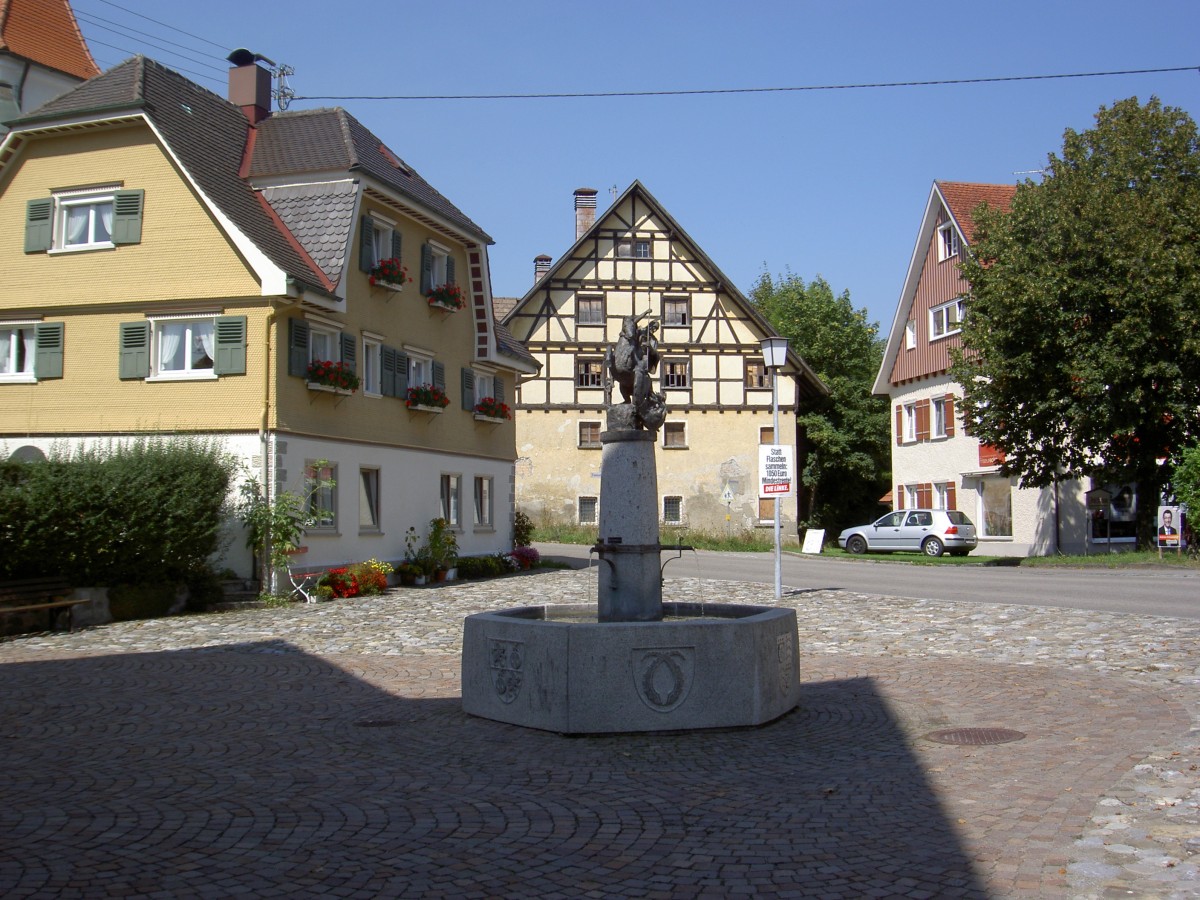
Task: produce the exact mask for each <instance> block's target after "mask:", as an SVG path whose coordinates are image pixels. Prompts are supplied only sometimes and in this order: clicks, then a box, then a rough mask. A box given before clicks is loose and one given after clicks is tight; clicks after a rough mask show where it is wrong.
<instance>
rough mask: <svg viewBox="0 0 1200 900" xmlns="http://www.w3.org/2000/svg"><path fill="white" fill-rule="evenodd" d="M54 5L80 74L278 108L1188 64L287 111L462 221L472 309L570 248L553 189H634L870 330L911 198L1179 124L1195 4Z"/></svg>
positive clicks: (901, 249)
mask: <svg viewBox="0 0 1200 900" xmlns="http://www.w3.org/2000/svg"><path fill="white" fill-rule="evenodd" d="M73 6H74V8H75V11H76V13H77V14H78V16H79V18H80V24H81V26H82V28H83V31H84V35H85V37H86V38H87V39H88V41H89V45H90V46H91V48H92V52H93V54H94V55H95V56H96V58H97V61H98V62H99V63H100V65H101V67H102V68H108V67H110V66H112V65H114V64H116V63H118V62H120V61H121V60H123V59H125V58H127V57H128V56H130V55H132V53H144V54H146V55H147V56H151V57H153V58H155V59H157V60H159V61H161V62H163V63H165V64H166V65H168V66H171V67H173V68H175V69H177V70H179V71H181V72H183V73H184V74H185V75H188V77H191V78H193V80H196V81H198V82H199V83H200V84H202V85H204V86H205V87H208V88H210V89H212V90H214V91H216V92H217V93H219V94H221V95H224V94H225V83H226V81H225V79H226V75H225V72H226V69H227V67H228V64H227V63H225V62H224V56H225V55H226V53H227V52H228V51H229V50H232V49H233V48H234V47H247V48H249V49H251V50H254V51H255V52H258V53H261V54H263V55H264V56H267V57H269V58H271V59H273V60H275V61H276V62H280V63H287V64H289V65H291V66H292V67H294V68H295V70H296V74H295V75H294V76H292V77H291V79H290V81H291V85H292V88H293V90H295V92H296V93H297V94H298V95H299V96H301V97H330V98H340V97H347V98H348V97H350V96H352V95H353V96H357V95H366V94H370V95H379V94H383V95H430V94H434V95H460V94H461V95H479V94H497V93H504V94H508V93H515V94H524V93H547V92H605V91H694V90H705V89H728V88H780V87H799V86H810V85H840V84H861V83H876V82H889V83H890V82H911V81H939V80H948V79H979V78H1002V77H1010V76H1030V75H1057V74H1070V73H1081V72H1107V71H1115V70H1129V69H1152V68H1166V67H1180V66H1192V67H1193V69H1192V71H1189V72H1175V73H1164V74H1146V75H1122V76H1110V77H1097V78H1074V79H1063V80H1039V81H1019V82H1009V83H1001V84H982V85H953V86H940V87H889V88H877V89H870V90H830V91H799V92H772V93H752V94H718V95H699V96H674V97H670V96H663V97H634V98H630V97H613V98H600V99H537V100H525V99H523V100H441V101H433V100H363V99H327V100H297V101H295V102H294V103H293V106H292V108H293V109H301V108H312V107H318V106H343V107H345V108H346V109H348V110H349V111H350V112H351V113H352V114H353V115H354V116H355V117H357V118H358V119H359V120H360V121H362V122H363V123H364V124H365V125H366V126H367V127H368V128H370V129H371V130H372V131H374V132H375V133H376V134H377V135H379V137H380V138H382V139H383V140H384V141H385V142H386V143H387V144H388V145H389V146H390V147H391V148H392V149H393V150H394V151H396V153H398V154H399V155H400V156H401V157H402V158H404V160H405V161H406V162H407V163H408V164H409V165H411V166H413V167H414V168H415V169H417V171H419V172H420V173H421V174H422V175H423V176H424V177H425V178H426V179H427V180H428V181H429V182H430V183H432V184H433V185H434V186H435V187H436V188H438V190H440V191H441V192H442V193H443V194H445V195H446V196H447V197H448V198H449V199H450V200H452V201H453V202H454V203H456V204H457V205H458V206H459V207H460V208H461V209H462V210H463V211H464V212H466V213H467V214H468V215H469V216H471V218H472V219H474V220H475V221H476V222H477V223H478V224H479V225H480V226H482V227H483V228H484V230H485V231H487V232H488V233H489V234H490V235H491V236H492V237H493V238H494V239H495V241H496V244H495V246H494V247H492V248H491V267H492V281H493V287H494V291H495V293H496V294H497V295H498V296H520V295H522V294H524V293H525V291H526V290H528V288H529V286H530V285H531V283H532V279H533V258H534V257H535V256H536V255H537V254H539V253H548V254H550V255H551V256H553V257H555V258H557V257H558V256H559V255H561V254H562V253H563V252H564V251H565V250H566V249H567V248H568V247H569V246H570V245H571V243H572V242H573V240H574V212H573V208H572V192H573V191H574V189H575V188H577V187H593V188H596V189H598V190H599V191H600V196H599V201H600V206H601V209H603V207H604V206H605V205H606V201H609V200H611V196H610V193H609V191H610V189H612V188H614V187H615V188H616V189H617V190H618V191H623V190H624V189H625V188H626V187H628V185H629V184H630V183H631V182H632V181H633V180H634V179H640V180H641V181H642V183H643V184H644V185H645V186H646V187H647V188H648V189H649V190H650V192H651V193H652V194H654V195H655V196H656V197H657V198H658V199H659V201H661V202H662V204H663V205H664V206H665V207H666V208H667V209H668V210H669V211H670V212H671V214H672V215H673V216H674V217H675V218H676V220H677V221H678V222H679V223H680V224H681V225H682V226H683V228H684V229H686V230H687V231H688V233H689V234H691V236H692V237H693V238H694V239H695V240H696V241H697V242H698V243H699V244H700V246H701V247H703V248H704V250H705V251H706V252H707V253H708V254H709V256H710V257H712V259H713V260H714V261H715V262H716V263H717V265H718V266H720V267H721V269H722V270H723V271H724V272H725V274H726V275H727V276H728V277H729V278H730V279H731V280H732V281H733V282H734V283H735V284H737V286H738V287H740V288H741V289H742V290H744V291H749V289H750V288H751V287H752V286H753V284H754V282H755V281H756V280H757V278H758V276H759V275H760V273H762V272H763V271H764V269H765V270H768V271H770V272H771V273H772V274H780V273H784V272H787V271H791V272H794V273H795V274H797V275H799V276H801V277H802V278H804V279H805V280H810V279H812V278H814V277H816V276H817V275H821V276H823V277H824V278H825V279H826V280H827V281H828V282H829V283H830V284H831V285H832V286H833V288H834V290H835V291H837V292H839V293H840V292H841V291H843V290H848V291H849V292H850V297H851V300H852V301H853V303H854V305H855V306H856V307H866V308H867V310H868V316H869V318H870V319H871V320H873V321H876V322H879V323H880V325H881V331H883V332H886V330H887V329H888V328H889V327H890V324H891V320H892V316H893V314H894V311H895V304H896V301H897V298H898V296H899V293H900V289H901V286H902V282H903V279H904V275H905V272H906V269H907V267H908V262H909V259H910V257H911V255H912V251H913V243H914V240H915V238H916V230H917V227H918V225H919V223H920V217H921V214H922V212H923V210H924V204H925V201H926V199H927V197H928V194H929V190H930V186H931V185H932V183H933V181H934V180H935V179H943V180H951V181H980V182H995V183H1014V182H1016V181H1017V180H1020V179H1022V178H1026V177H1030V176H1028V175H1025V174H1016V173H1025V172H1029V171H1030V170H1037V169H1039V168H1041V167H1042V165H1043V164H1044V163H1045V161H1046V157H1047V154H1048V153H1050V152H1057V151H1058V150H1059V149H1060V148H1061V146H1062V134H1063V131H1064V129H1066V128H1068V127H1070V128H1075V129H1077V130H1082V129H1085V128H1088V127H1090V126H1091V125H1092V123H1093V117H1094V115H1095V113H1096V111H1097V110H1098V109H1099V107H1100V106H1101V105H1110V104H1111V103H1113V102H1114V101H1115V100H1119V99H1123V98H1125V97H1130V96H1137V97H1139V98H1141V99H1142V100H1145V99H1146V98H1148V97H1149V96H1150V95H1156V96H1158V97H1159V98H1160V99H1161V100H1162V101H1163V102H1164V103H1166V104H1168V105H1171V106H1178V107H1182V108H1183V109H1185V110H1186V111H1187V112H1188V113H1189V114H1190V115H1191V116H1192V117H1193V118H1197V119H1200V73H1198V72H1197V70H1196V67H1200V43H1198V42H1197V34H1198V33H1200V3H1197V0H1158V2H1155V3H1152V4H1150V3H1140V2H1117V0H1049V2H1047V0H1038V2H1031V0H1009V2H1004V3H950V4H945V3H941V4H939V3H928V2H926V3H915V2H895V0H869V2H868V0H862V2H856V0H833V2H829V0H823V2H810V0H793V2H785V0H770V2H754V0H742V2H714V0H708V2H694V0H691V2H684V0H637V2H631V0H606V2H604V3H586V2H579V0H503V2H501V0H493V2H483V0H438V2H407V0H358V2H355V3H345V4H337V3H330V2H328V0H322V2H315V0H292V2H279V0H271V2H267V0H206V2H202V3H162V2H160V0H114V2H109V0H73ZM364 10H366V11H367V12H364ZM143 17H149V18H150V19H153V20H156V21H149V20H148V19H146V18H143ZM159 23H162V24H159ZM166 26H173V27H174V28H176V29H180V30H181V31H182V32H183V33H181V31H174V30H172V29H171V28H168V27H166ZM114 29H115V31H116V32H117V33H114ZM137 32H144V33H146V34H138V33H137ZM151 41H153V43H151ZM167 42H173V44H174V45H183V46H182V47H178V46H174V45H173V44H172V43H167ZM209 42H212V43H209ZM107 45H113V46H107ZM155 45H157V46H155ZM117 48H119V49H117ZM184 48H186V49H184ZM179 52H186V53H187V55H188V56H189V57H190V58H183V57H180V56H178V55H176V54H177V53H179Z"/></svg>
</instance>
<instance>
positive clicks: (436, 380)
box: [433, 359, 446, 391]
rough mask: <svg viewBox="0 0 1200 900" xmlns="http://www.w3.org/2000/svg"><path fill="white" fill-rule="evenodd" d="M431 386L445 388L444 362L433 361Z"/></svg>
mask: <svg viewBox="0 0 1200 900" xmlns="http://www.w3.org/2000/svg"><path fill="white" fill-rule="evenodd" d="M433 386H434V387H438V388H441V389H442V390H443V391H444V390H446V364H445V363H440V362H438V361H437V360H436V359H435V360H434V361H433Z"/></svg>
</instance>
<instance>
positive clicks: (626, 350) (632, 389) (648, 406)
mask: <svg viewBox="0 0 1200 900" xmlns="http://www.w3.org/2000/svg"><path fill="white" fill-rule="evenodd" d="M647 315H649V313H648V312H643V313H638V314H637V315H636V316H626V317H625V318H624V319H622V320H621V333H620V335H619V336H618V337H617V343H616V344H615V345H614V346H610V347H609V348H608V350H607V351H606V353H605V355H604V371H605V377H604V404H605V406H607V407H608V411H609V427H610V428H613V427H618V428H633V429H638V428H645V429H647V430H649V431H658V429H659V428H661V427H662V424H663V422H664V421H665V420H666V417H667V406H666V398H665V397H664V396H663V395H662V394H660V393H657V392H655V391H654V390H652V384H651V380H650V379H651V376H652V375H653V374H654V373H655V372H656V371H657V370H658V360H659V353H658V336H657V332H658V325H659V323H658V320H656V319H652V320H650V322H648V323H647V324H646V325H644V326H640V325H639V324H638V323H639V322H640V321H641V320H642V319H643V318H645V317H646V316H647ZM614 383H615V384H616V385H617V386H618V387H620V389H621V397H622V398H623V400H624V403H623V404H621V405H622V406H625V407H626V409H623V410H622V409H618V407H616V406H614V405H613V402H612V388H613V384H614Z"/></svg>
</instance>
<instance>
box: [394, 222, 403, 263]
mask: <svg viewBox="0 0 1200 900" xmlns="http://www.w3.org/2000/svg"><path fill="white" fill-rule="evenodd" d="M401 243H402V242H401V240H400V231H399V229H396V228H393V229H392V259H399V258H400V245H401Z"/></svg>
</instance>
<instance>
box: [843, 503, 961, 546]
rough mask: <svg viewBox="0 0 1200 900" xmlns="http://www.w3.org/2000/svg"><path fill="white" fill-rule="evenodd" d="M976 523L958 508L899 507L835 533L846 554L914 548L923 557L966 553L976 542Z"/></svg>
mask: <svg viewBox="0 0 1200 900" xmlns="http://www.w3.org/2000/svg"><path fill="white" fill-rule="evenodd" d="M978 543H979V541H978V540H977V538H976V537H975V526H974V525H973V524H972V523H971V520H970V519H968V518H967V517H966V516H965V515H963V514H962V513H961V512H959V511H958V510H957V509H901V510H897V511H896V512H890V513H888V514H887V515H886V516H882V517H881V518H878V519H876V520H875V521H874V522H872V523H871V524H870V525H856V526H854V527H853V528H847V529H846V530H845V531H843V532H842V533H841V534H839V535H838V546H839V547H841V548H842V549H843V550H845V551H846V552H847V553H866V552H868V551H870V552H877V553H890V552H892V551H893V550H915V551H917V552H918V553H924V554H925V555H926V556H941V555H942V554H943V553H945V552H949V553H950V554H951V555H952V556H966V555H967V554H968V553H970V552H971V551H972V550H974V549H975V547H976V546H977V545H978Z"/></svg>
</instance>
